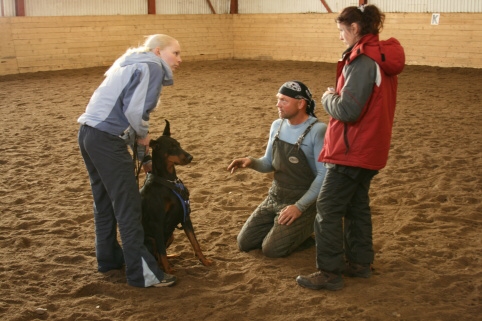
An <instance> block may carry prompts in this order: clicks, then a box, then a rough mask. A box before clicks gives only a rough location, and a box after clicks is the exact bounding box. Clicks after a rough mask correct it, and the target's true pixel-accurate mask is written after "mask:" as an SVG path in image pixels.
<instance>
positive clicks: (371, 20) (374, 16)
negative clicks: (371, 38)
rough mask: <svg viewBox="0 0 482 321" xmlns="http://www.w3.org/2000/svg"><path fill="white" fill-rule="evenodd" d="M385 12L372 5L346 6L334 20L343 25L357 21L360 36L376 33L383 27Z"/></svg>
mask: <svg viewBox="0 0 482 321" xmlns="http://www.w3.org/2000/svg"><path fill="white" fill-rule="evenodd" d="M384 20H385V14H383V13H382V12H381V11H380V9H378V8H377V7H376V6H374V5H362V6H359V7H356V6H352V7H346V8H345V9H343V11H342V12H341V13H340V15H339V16H338V17H337V18H336V19H335V22H337V23H341V24H344V25H351V24H352V23H357V24H358V25H359V26H360V29H361V30H360V36H364V35H367V34H369V33H371V34H373V35H378V34H379V33H380V32H381V31H382V29H383V22H384Z"/></svg>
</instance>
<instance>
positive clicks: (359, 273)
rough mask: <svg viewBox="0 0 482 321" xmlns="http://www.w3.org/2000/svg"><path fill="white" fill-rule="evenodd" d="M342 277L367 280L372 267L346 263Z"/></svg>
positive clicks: (370, 274)
mask: <svg viewBox="0 0 482 321" xmlns="http://www.w3.org/2000/svg"><path fill="white" fill-rule="evenodd" d="M343 275H346V276H350V277H356V278H369V277H370V276H372V267H371V265H370V264H358V263H351V262H350V263H348V264H347V266H346V268H345V271H343Z"/></svg>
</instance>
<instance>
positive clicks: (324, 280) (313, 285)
mask: <svg viewBox="0 0 482 321" xmlns="http://www.w3.org/2000/svg"><path fill="white" fill-rule="evenodd" d="M296 282H297V283H298V285H300V286H302V287H305V288H308V289H312V290H322V289H326V290H330V291H336V290H340V289H342V288H343V278H342V277H341V275H338V274H335V273H330V272H326V271H321V270H320V271H318V272H315V273H312V274H310V275H298V277H297V278H296Z"/></svg>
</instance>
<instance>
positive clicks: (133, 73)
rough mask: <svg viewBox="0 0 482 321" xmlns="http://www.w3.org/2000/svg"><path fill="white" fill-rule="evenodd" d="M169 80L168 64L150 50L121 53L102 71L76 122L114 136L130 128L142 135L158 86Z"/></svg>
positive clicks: (167, 83) (145, 132)
mask: <svg viewBox="0 0 482 321" xmlns="http://www.w3.org/2000/svg"><path fill="white" fill-rule="evenodd" d="M172 84H173V78H172V71H171V68H170V67H169V66H168V65H167V64H166V63H165V62H164V61H163V60H162V59H161V58H159V57H158V56H156V55H155V54H154V53H153V52H150V51H149V52H141V53H137V52H135V53H132V54H127V55H124V56H122V57H120V58H119V59H117V61H116V62H115V63H114V65H113V66H112V67H111V68H110V69H109V70H108V71H107V72H106V78H105V79H104V81H103V82H102V84H101V85H100V86H99V87H98V88H97V89H96V90H95V92H94V94H93V95H92V97H91V99H90V101H89V103H88V105H87V108H86V110H85V113H83V114H82V115H81V116H80V117H79V119H78V120H77V122H79V123H80V124H82V125H87V126H90V127H93V128H96V129H98V130H101V131H103V132H107V133H109V134H112V135H115V136H120V135H123V134H124V132H127V131H131V132H135V134H137V136H138V137H145V136H146V135H147V133H148V131H149V114H150V112H151V111H152V110H153V109H154V108H155V107H156V105H157V102H158V100H159V96H160V94H161V90H162V86H169V85H172ZM132 136H134V135H132Z"/></svg>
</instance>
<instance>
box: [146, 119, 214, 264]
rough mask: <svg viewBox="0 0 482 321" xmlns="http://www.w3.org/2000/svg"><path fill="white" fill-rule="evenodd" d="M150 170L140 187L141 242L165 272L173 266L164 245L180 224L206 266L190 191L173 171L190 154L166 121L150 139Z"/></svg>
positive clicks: (196, 253)
mask: <svg viewBox="0 0 482 321" xmlns="http://www.w3.org/2000/svg"><path fill="white" fill-rule="evenodd" d="M149 147H151V148H152V172H151V173H150V174H148V175H147V178H146V181H145V183H144V186H143V187H142V188H141V197H142V225H143V227H144V234H145V237H144V243H145V245H146V247H147V248H148V249H149V251H150V252H151V253H152V254H153V255H154V257H155V258H156V259H157V262H158V264H159V267H160V268H161V269H163V270H164V271H165V272H166V273H173V272H174V269H173V268H172V267H171V266H170V264H169V262H168V256H167V254H166V249H167V248H168V247H169V245H171V243H172V241H173V239H174V235H173V233H174V229H176V228H178V226H179V224H180V225H181V227H180V229H183V230H184V232H185V233H186V235H187V237H188V239H189V241H190V242H191V245H192V247H193V249H194V253H195V255H196V256H197V258H198V259H199V261H201V263H202V264H203V265H205V266H209V265H211V264H212V261H211V260H209V259H206V257H205V256H204V255H203V253H202V251H201V247H200V246H199V242H198V241H197V239H196V235H195V234H194V228H193V226H192V222H191V218H190V212H191V207H190V202H189V191H188V189H187V188H186V187H185V186H184V184H183V183H182V181H181V180H180V179H179V178H178V177H177V175H176V165H187V164H189V163H190V162H191V161H192V159H193V157H192V156H191V155H190V154H189V153H187V152H186V151H185V150H183V149H182V148H181V145H180V144H179V142H178V141H177V140H176V139H174V138H172V137H171V130H170V124H169V121H168V120H166V126H165V128H164V132H163V134H162V136H160V137H159V138H157V139H156V140H151V141H150V143H149Z"/></svg>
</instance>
